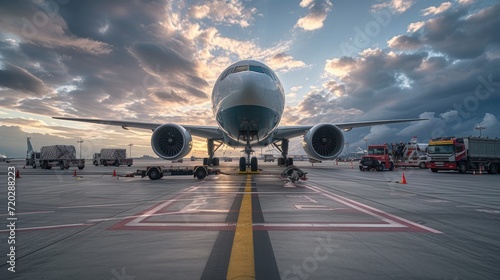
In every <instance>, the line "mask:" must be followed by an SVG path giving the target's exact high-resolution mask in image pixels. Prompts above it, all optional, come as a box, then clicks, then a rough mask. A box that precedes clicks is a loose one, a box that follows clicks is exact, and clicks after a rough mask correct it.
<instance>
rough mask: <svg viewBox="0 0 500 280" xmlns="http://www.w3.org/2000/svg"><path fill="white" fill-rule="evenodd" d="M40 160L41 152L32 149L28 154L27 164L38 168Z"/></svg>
mask: <svg viewBox="0 0 500 280" xmlns="http://www.w3.org/2000/svg"><path fill="white" fill-rule="evenodd" d="M39 161H40V152H34V151H31V152H29V153H28V155H27V156H26V166H32V167H33V168H36V167H37V166H39Z"/></svg>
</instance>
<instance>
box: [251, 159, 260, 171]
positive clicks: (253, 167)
mask: <svg viewBox="0 0 500 280" xmlns="http://www.w3.org/2000/svg"><path fill="white" fill-rule="evenodd" d="M250 170H251V171H252V172H255V171H257V170H258V161H257V158H256V157H252V158H251V159H250Z"/></svg>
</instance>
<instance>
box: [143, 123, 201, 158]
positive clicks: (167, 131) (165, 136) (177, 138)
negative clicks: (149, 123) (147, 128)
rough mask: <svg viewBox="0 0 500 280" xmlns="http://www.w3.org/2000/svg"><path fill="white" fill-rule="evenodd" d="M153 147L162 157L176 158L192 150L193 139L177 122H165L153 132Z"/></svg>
mask: <svg viewBox="0 0 500 280" xmlns="http://www.w3.org/2000/svg"><path fill="white" fill-rule="evenodd" d="M151 147H152V148H153V151H154V152H155V153H156V154H157V155H158V156H159V157H161V158H162V159H167V160H175V159H180V158H183V157H185V156H186V155H188V154H189V153H190V152H191V148H193V140H192V138H191V134H190V133H189V132H188V131H187V130H186V129H185V128H184V127H182V126H180V125H177V124H164V125H161V126H159V127H158V128H156V129H155V131H154V132H153V135H152V136H151Z"/></svg>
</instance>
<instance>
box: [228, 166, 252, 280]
mask: <svg viewBox="0 0 500 280" xmlns="http://www.w3.org/2000/svg"><path fill="white" fill-rule="evenodd" d="M251 178H252V177H251V176H250V175H247V180H246V184H245V194H244V195H243V200H242V201H241V207H240V212H239V214H238V222H237V223H236V231H235V233H234V240H233V246H232V248H231V258H230V259H229V267H228V269H227V275H226V279H255V260H254V252H253V227H252V225H253V221H252V194H251V193H252V179H251Z"/></svg>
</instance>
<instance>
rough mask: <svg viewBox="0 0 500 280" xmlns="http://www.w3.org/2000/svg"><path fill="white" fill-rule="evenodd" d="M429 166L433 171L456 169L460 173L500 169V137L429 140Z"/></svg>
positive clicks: (492, 172)
mask: <svg viewBox="0 0 500 280" xmlns="http://www.w3.org/2000/svg"><path fill="white" fill-rule="evenodd" d="M427 153H428V155H429V157H430V160H429V162H428V163H427V167H428V168H430V169H431V171H432V172H438V171H439V170H456V171H458V172H459V173H466V172H467V171H473V172H488V173H490V174H498V173H499V170H500V139H498V138H494V139H493V138H481V137H463V138H456V137H440V138H434V139H431V140H430V141H429V147H428V148H427Z"/></svg>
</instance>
